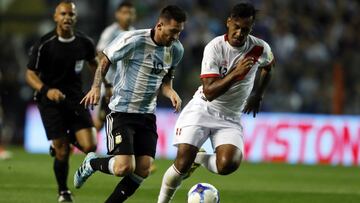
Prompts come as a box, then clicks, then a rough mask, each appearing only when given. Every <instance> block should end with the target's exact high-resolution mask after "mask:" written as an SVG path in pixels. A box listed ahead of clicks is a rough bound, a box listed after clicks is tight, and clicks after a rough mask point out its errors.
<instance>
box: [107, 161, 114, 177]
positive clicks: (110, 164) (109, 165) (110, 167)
mask: <svg viewBox="0 0 360 203" xmlns="http://www.w3.org/2000/svg"><path fill="white" fill-rule="evenodd" d="M114 163H115V156H113V157H112V158H111V159H110V160H109V164H108V167H109V172H110V173H111V174H113V175H114Z"/></svg>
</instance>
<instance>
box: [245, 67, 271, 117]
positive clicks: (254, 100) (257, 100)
mask: <svg viewBox="0 0 360 203" xmlns="http://www.w3.org/2000/svg"><path fill="white" fill-rule="evenodd" d="M273 68H274V64H273V63H271V64H270V65H268V66H264V67H260V69H259V70H260V74H257V75H256V78H255V82H254V87H253V90H252V93H251V95H250V96H249V98H248V99H247V102H246V105H245V108H244V109H243V113H246V114H249V113H251V112H253V117H254V118H255V117H256V114H257V113H259V110H260V106H261V101H262V99H263V97H264V93H265V90H266V87H267V86H268V85H269V82H270V79H271V71H272V69H273Z"/></svg>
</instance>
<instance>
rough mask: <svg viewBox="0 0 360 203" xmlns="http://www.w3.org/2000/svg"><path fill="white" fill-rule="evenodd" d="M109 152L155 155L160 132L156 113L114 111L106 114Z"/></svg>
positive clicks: (115, 153) (114, 153)
mask: <svg viewBox="0 0 360 203" xmlns="http://www.w3.org/2000/svg"><path fill="white" fill-rule="evenodd" d="M106 137H107V148H108V154H112V155H135V156H142V155H148V156H151V157H153V158H154V157H155V153H156V143H157V138H158V134H157V132H156V116H155V115H154V114H140V113H122V112H112V113H110V114H109V115H107V116H106Z"/></svg>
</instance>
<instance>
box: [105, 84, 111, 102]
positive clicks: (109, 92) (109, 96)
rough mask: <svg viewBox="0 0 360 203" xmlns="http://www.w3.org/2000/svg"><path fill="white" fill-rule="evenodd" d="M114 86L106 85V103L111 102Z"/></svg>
mask: <svg viewBox="0 0 360 203" xmlns="http://www.w3.org/2000/svg"><path fill="white" fill-rule="evenodd" d="M112 93H113V88H112V87H105V101H106V103H110V98H111V97H112Z"/></svg>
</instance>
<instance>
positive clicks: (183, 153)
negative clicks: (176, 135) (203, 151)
mask: <svg viewBox="0 0 360 203" xmlns="http://www.w3.org/2000/svg"><path fill="white" fill-rule="evenodd" d="M198 151H199V148H197V147H195V146H193V145H189V144H180V145H179V146H178V151H177V155H176V159H175V162H174V166H175V168H176V169H177V170H178V171H179V172H180V173H182V174H185V173H187V172H188V171H189V170H190V168H191V166H192V164H193V163H194V160H195V157H196V154H197V153H198Z"/></svg>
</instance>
